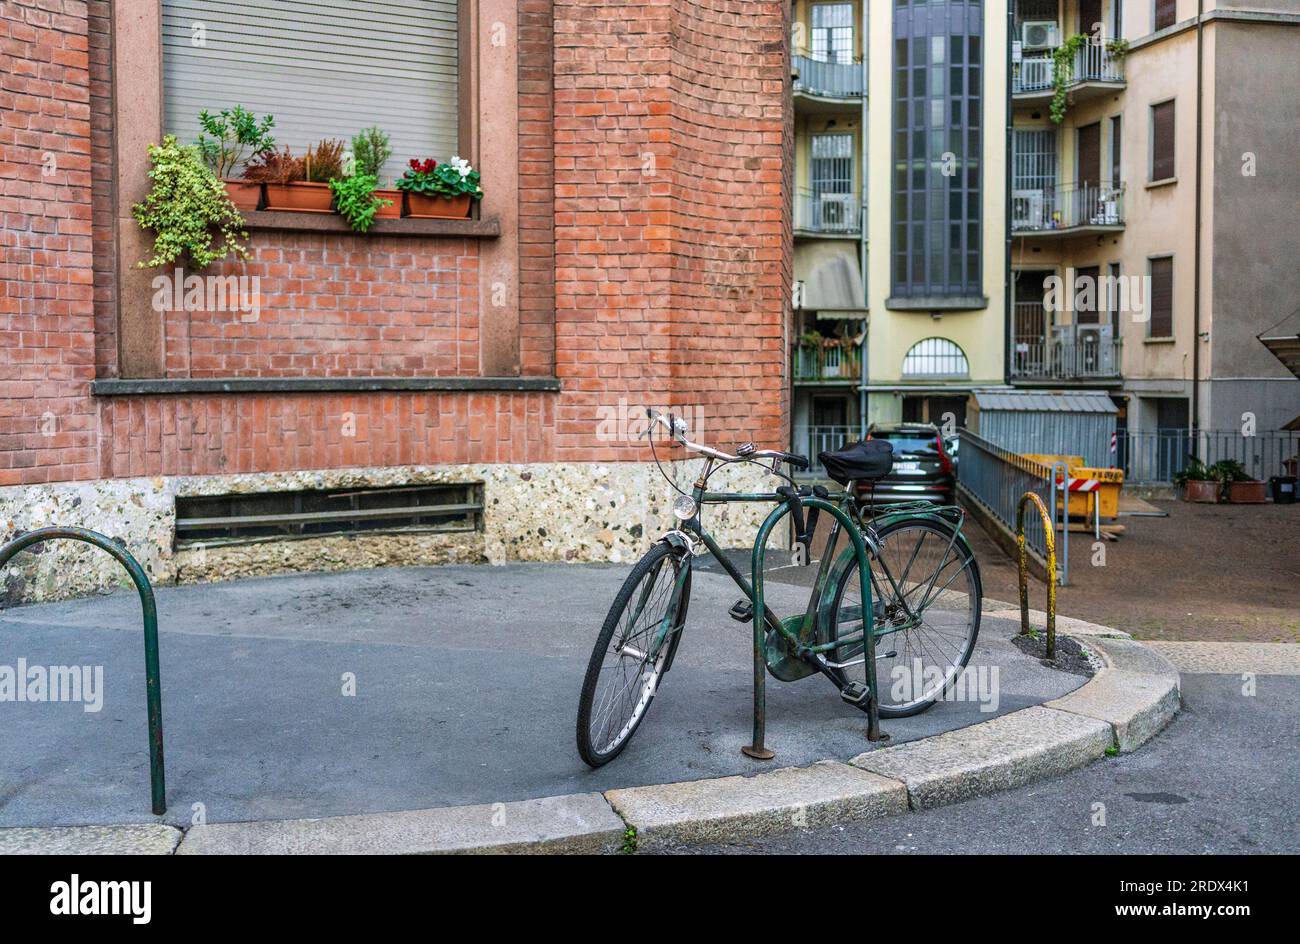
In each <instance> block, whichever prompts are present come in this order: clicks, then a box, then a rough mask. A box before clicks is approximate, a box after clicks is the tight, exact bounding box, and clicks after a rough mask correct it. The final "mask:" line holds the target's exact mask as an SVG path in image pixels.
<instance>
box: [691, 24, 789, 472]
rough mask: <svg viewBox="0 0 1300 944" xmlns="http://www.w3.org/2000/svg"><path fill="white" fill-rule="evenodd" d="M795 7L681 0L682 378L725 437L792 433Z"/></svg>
mask: <svg viewBox="0 0 1300 944" xmlns="http://www.w3.org/2000/svg"><path fill="white" fill-rule="evenodd" d="M789 11H790V4H789V3H787V2H784V0H673V17H674V22H675V26H676V28H675V29H674V31H673V38H674V41H673V47H672V98H673V107H672V113H671V115H672V122H671V141H672V145H673V151H674V157H673V171H674V173H673V190H672V194H673V200H672V208H673V222H674V236H675V239H674V244H673V253H672V309H673V330H672V334H671V337H672V351H673V389H674V391H675V392H676V395H677V396H678V397H679V398H681V399H682V400H683V401H684V402H686V403H694V404H702V405H703V406H704V407H705V418H706V419H707V421H708V424H709V434H710V436H711V437H713V438H716V439H718V441H719V442H721V443H724V444H730V443H739V442H744V441H746V440H751V439H752V440H753V441H755V442H759V443H763V444H765V445H770V446H776V447H780V446H783V445H784V443H785V430H784V417H785V415H786V409H785V399H786V391H787V390H788V384H787V378H786V370H787V359H786V354H785V351H786V341H785V324H786V318H785V314H784V311H785V305H786V301H787V299H789V298H790V291H791V282H790V279H791V275H792V273H791V270H790V268H789V266H788V265H787V264H786V263H787V261H788V260H789V257H790V252H789V250H788V248H787V247H789V246H790V241H789V238H788V236H787V233H786V229H785V226H786V222H785V221H786V220H787V218H788V214H787V213H786V212H785V207H786V206H787V205H788V203H789V193H788V188H789V178H788V177H787V176H786V174H785V169H786V168H787V167H789V163H788V162H787V161H786V159H785V153H786V152H785V148H786V142H787V141H788V140H792V137H791V132H790V130H789V129H788V128H787V126H786V116H787V114H789V111H788V110H787V107H786V103H785V95H786V89H787V88H788V87H789V85H790V82H789V75H790V64H789V59H788V58H787V56H788V54H787V45H788V44H787V37H788V36H789V21H788V14H789Z"/></svg>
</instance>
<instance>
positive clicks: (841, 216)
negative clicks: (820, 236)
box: [818, 193, 854, 232]
mask: <svg viewBox="0 0 1300 944" xmlns="http://www.w3.org/2000/svg"><path fill="white" fill-rule="evenodd" d="M819 201H820V203H821V212H820V214H819V216H818V223H819V224H820V226H821V229H824V230H834V231H838V232H848V231H850V230H852V229H853V223H854V219H853V194H851V193H823V194H821V195H820V197H819Z"/></svg>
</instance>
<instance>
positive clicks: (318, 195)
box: [266, 180, 334, 213]
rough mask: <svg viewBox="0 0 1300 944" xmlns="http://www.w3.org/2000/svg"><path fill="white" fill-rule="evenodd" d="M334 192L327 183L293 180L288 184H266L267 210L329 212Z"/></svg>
mask: <svg viewBox="0 0 1300 944" xmlns="http://www.w3.org/2000/svg"><path fill="white" fill-rule="evenodd" d="M333 202H334V193H333V191H331V190H330V185H329V184H312V183H308V182H307V181H305V180H295V181H294V182H293V183H288V184H272V183H268V184H267V185H266V208H267V209H268V210H291V211H293V212H294V213H329V212H330V205H331V204H332V203H333Z"/></svg>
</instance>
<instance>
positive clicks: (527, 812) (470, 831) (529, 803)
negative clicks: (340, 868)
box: [176, 793, 626, 855]
mask: <svg viewBox="0 0 1300 944" xmlns="http://www.w3.org/2000/svg"><path fill="white" fill-rule="evenodd" d="M625 829H626V827H625V826H624V825H623V821H622V820H621V819H619V818H618V816H617V815H615V813H614V811H613V810H611V809H610V807H609V804H608V803H606V802H605V799H604V797H602V796H601V795H600V794H599V793H575V794H570V795H568V796H556V797H544V798H542V799H540V800H521V801H518V802H515V803H490V804H482V805H480V806H444V807H439V808H436V809H431V810H406V811H402V812H398V813H363V814H360V815H356V816H332V817H328V818H325V819H290V820H278V821H269V822H266V821H263V822H251V823H219V824H213V825H209V826H195V827H193V828H192V829H190V830H189V831H188V832H186V834H185V838H184V839H183V840H182V841H181V844H180V848H178V849H177V850H176V852H177V854H179V855H298V854H310V855H422V854H429V853H457V852H477V853H537V852H547V853H593V852H613V851H615V850H617V849H618V848H619V845H620V844H621V843H622V841H623V833H624V830H625Z"/></svg>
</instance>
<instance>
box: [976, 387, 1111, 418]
mask: <svg viewBox="0 0 1300 944" xmlns="http://www.w3.org/2000/svg"><path fill="white" fill-rule="evenodd" d="M974 396H975V403H976V405H977V406H978V407H979V409H980V411H981V412H998V411H1015V412H1022V413H1118V412H1119V408H1118V407H1117V406H1115V402H1114V401H1113V400H1111V398H1110V397H1109V396H1107V395H1106V394H1105V393H1101V392H1095V393H1094V392H1091V391H1075V390H1071V391H1069V392H1062V391H1057V392H1044V393H1040V392H1037V391H1029V390H1025V391H1012V392H1006V391H981V390H977V391H975V394H974Z"/></svg>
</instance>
